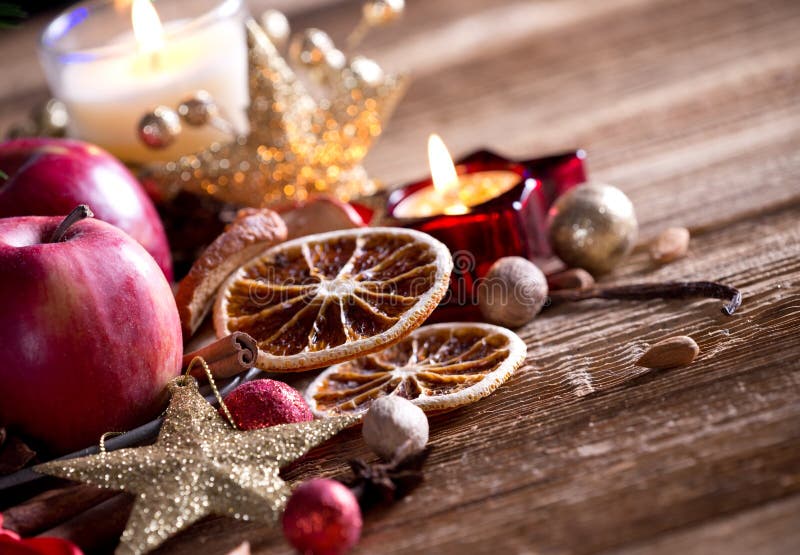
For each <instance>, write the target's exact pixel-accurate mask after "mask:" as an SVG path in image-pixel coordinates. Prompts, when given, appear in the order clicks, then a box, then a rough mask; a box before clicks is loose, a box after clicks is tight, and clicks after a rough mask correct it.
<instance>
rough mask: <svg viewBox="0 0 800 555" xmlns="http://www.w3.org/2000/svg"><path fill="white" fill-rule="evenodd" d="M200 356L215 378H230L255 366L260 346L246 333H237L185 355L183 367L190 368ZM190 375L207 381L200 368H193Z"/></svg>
mask: <svg viewBox="0 0 800 555" xmlns="http://www.w3.org/2000/svg"><path fill="white" fill-rule="evenodd" d="M198 356H199V357H202V358H203V359H204V360H205V361H206V363H207V364H208V366H209V368H211V373H212V374H213V375H214V377H215V378H230V377H232V376H235V375H237V374H241V373H242V372H244V371H245V370H247V369H248V368H251V367H252V366H253V364H255V362H256V357H257V356H258V346H257V345H256V341H255V339H253V338H252V337H250V336H249V335H247V334H246V333H243V332H240V331H235V332H233V333H232V334H230V335H226V336H225V337H223V338H222V339H218V340H217V341H214V342H213V343H211V344H209V345H206V346H205V347H203V348H202V349H198V350H196V351H194V352H191V353H188V354H185V355H183V367H184V368H186V367H188V366H189V364H190V363H191V362H192V359H194V358H195V357H198ZM189 374H190V375H192V376H194V377H195V378H199V379H205V373H204V372H203V369H202V368H201V367H200V366H195V367H194V368H192V370H191V372H189Z"/></svg>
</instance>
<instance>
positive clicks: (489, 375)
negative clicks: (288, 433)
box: [305, 322, 527, 416]
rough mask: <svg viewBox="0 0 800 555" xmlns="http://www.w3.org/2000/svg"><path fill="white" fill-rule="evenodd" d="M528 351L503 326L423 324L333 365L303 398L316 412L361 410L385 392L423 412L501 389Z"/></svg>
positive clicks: (344, 412)
mask: <svg viewBox="0 0 800 555" xmlns="http://www.w3.org/2000/svg"><path fill="white" fill-rule="evenodd" d="M526 352H527V348H526V346H525V342H524V341H522V339H520V338H519V336H518V335H517V334H515V333H514V332H512V331H511V330H507V329H506V328H501V327H499V326H493V325H490V324H476V323H460V322H459V323H449V324H435V325H431V326H424V327H422V328H419V329H418V330H415V331H414V332H413V333H412V334H411V335H409V336H408V337H406V338H405V339H403V340H402V341H400V342H399V343H397V344H395V345H392V346H391V347H389V348H387V349H384V350H383V351H380V352H379V353H375V354H371V355H368V356H365V357H361V358H358V359H356V360H351V361H349V362H344V363H341V364H337V365H335V366H331V367H330V368H328V369H327V370H326V371H324V372H323V373H322V374H320V375H319V376H317V378H316V379H315V380H314V381H313V382H311V385H309V386H308V389H306V393H305V397H306V401H307V402H308V404H309V406H310V407H311V410H312V411H313V412H314V413H315V414H316V415H317V416H332V415H334V414H357V413H360V412H363V411H365V410H367V409H368V408H369V405H370V404H371V403H372V401H374V400H375V399H377V398H379V397H382V396H384V395H399V396H400V397H404V398H406V399H409V400H410V401H411V402H413V403H414V404H415V405H417V406H419V407H420V408H422V409H423V410H425V411H438V410H449V409H454V408H456V407H460V406H462V405H467V404H470V403H474V402H475V401H477V400H478V399H481V398H483V397H486V396H487V395H489V394H490V393H491V392H492V391H494V390H495V389H497V388H498V387H499V386H500V385H501V384H502V383H503V382H505V381H506V380H507V379H508V378H509V376H511V374H513V373H514V371H515V370H516V369H517V368H519V367H520V365H522V362H523V361H524V360H525V354H526Z"/></svg>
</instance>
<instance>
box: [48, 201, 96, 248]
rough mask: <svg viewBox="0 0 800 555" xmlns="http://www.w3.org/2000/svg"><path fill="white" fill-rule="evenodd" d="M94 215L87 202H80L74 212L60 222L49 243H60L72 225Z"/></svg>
mask: <svg viewBox="0 0 800 555" xmlns="http://www.w3.org/2000/svg"><path fill="white" fill-rule="evenodd" d="M93 216H94V213H93V212H92V211H91V210H90V209H89V207H88V206H86V205H85V204H79V205H78V206H76V207H75V208H73V209H72V212H70V213H69V214H67V215H66V217H65V218H64V219H63V220H61V223H60V224H58V227H57V228H56V230H55V231H54V232H53V234H52V235H51V236H50V240H49V241H48V243H58V242H60V241H62V240H63V239H64V235H65V234H66V233H67V230H68V229H69V228H70V227H72V225H73V224H76V223H78V222H79V221H81V220H83V219H86V218H91V217H93Z"/></svg>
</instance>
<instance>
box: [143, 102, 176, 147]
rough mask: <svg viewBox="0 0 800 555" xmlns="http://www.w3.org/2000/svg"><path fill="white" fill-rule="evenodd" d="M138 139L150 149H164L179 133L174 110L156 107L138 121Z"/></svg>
mask: <svg viewBox="0 0 800 555" xmlns="http://www.w3.org/2000/svg"><path fill="white" fill-rule="evenodd" d="M138 132H139V139H140V140H141V141H142V142H143V143H144V144H145V145H146V146H147V147H148V148H152V149H161V148H166V147H168V146H169V145H171V144H172V143H174V142H175V139H177V138H178V135H179V134H180V132H181V120H180V118H179V117H178V114H176V113H175V110H172V109H171V108H167V107H166V106H157V107H156V108H155V109H154V110H153V111H152V112H149V113H147V114H145V115H144V116H142V119H140V120H139V127H138Z"/></svg>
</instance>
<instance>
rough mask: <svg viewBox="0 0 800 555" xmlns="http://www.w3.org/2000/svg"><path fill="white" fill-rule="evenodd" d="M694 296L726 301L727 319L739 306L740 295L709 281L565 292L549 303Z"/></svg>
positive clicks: (732, 288)
mask: <svg viewBox="0 0 800 555" xmlns="http://www.w3.org/2000/svg"><path fill="white" fill-rule="evenodd" d="M695 297H705V298H710V299H723V300H727V301H728V302H727V303H726V304H724V305H723V307H722V312H723V313H724V314H727V315H728V316H730V315H731V314H733V313H734V312H736V309H737V308H739V305H741V304H742V294H741V292H740V291H739V290H738V289H736V288H734V287H730V286H728V285H723V284H721V283H716V282H713V281H672V282H664V283H642V284H636V285H620V286H616V287H591V288H589V289H565V290H561V291H553V292H551V293H550V300H551V301H552V302H553V303H560V302H575V301H584V300H587V299H609V300H622V301H644V300H650V299H691V298H695Z"/></svg>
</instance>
